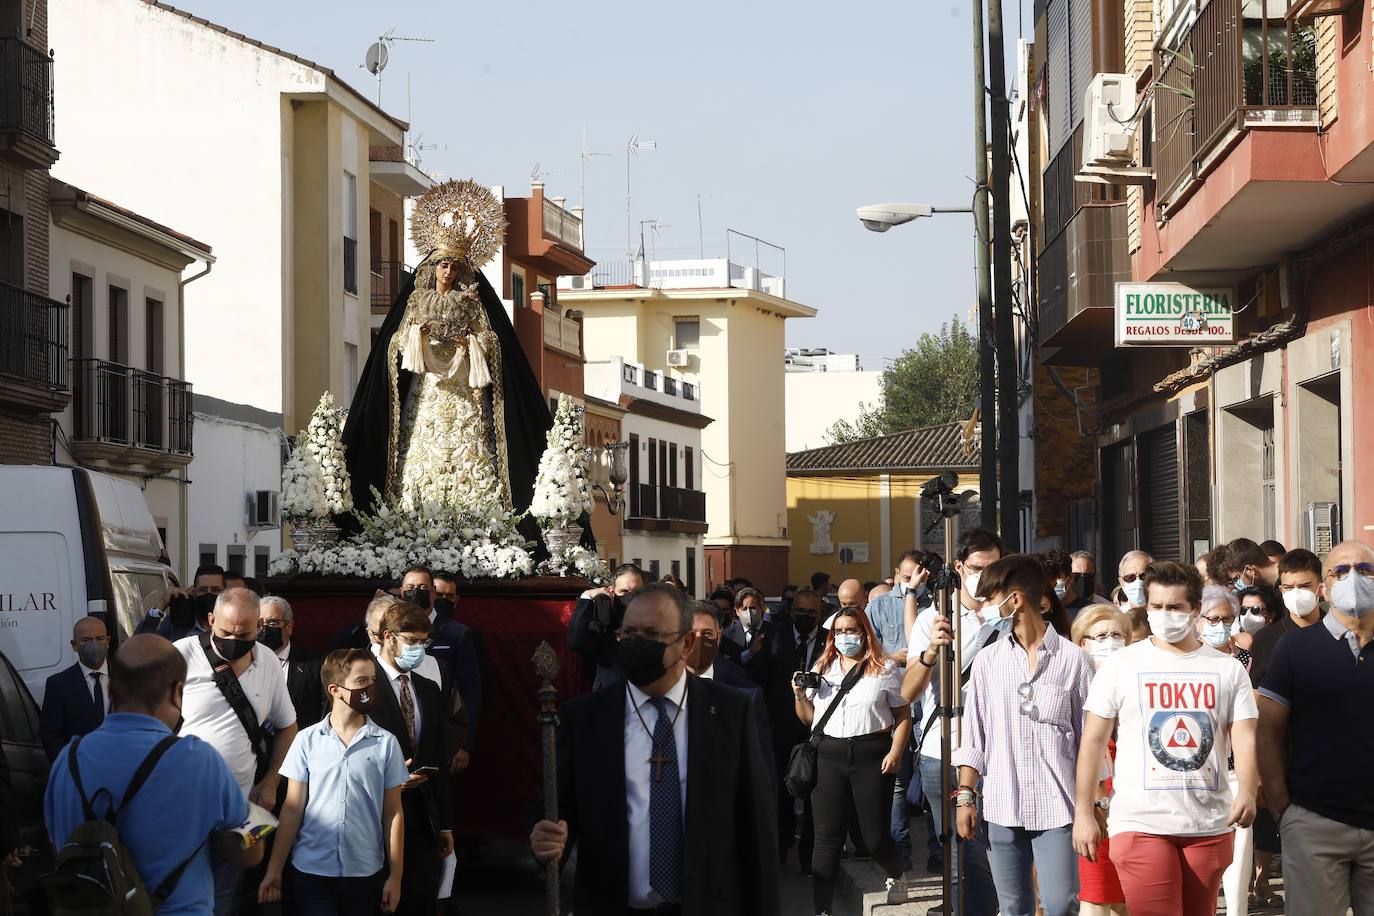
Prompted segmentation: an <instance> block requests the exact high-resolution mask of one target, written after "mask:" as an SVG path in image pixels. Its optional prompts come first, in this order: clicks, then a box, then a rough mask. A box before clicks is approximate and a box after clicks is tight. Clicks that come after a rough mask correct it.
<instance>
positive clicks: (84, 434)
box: [73, 359, 192, 455]
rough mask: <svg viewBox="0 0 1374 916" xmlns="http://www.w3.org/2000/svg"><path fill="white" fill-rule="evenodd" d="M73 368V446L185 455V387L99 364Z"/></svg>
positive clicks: (149, 374)
mask: <svg viewBox="0 0 1374 916" xmlns="http://www.w3.org/2000/svg"><path fill="white" fill-rule="evenodd" d="M75 363H76V386H75V387H76V396H75V398H74V399H73V415H74V417H75V432H74V435H73V439H74V440H75V441H77V442H107V443H111V444H114V445H127V446H131V447H133V448H140V449H148V450H151V451H156V452H168V453H171V454H174V455H190V454H191V423H192V420H191V386H190V384H189V383H187V382H183V381H180V380H179V379H171V378H164V377H163V376H160V375H157V374H156V373H152V372H146V371H144V370H142V369H131V368H129V367H128V366H122V365H120V364H119V363H112V362H108V361H106V360H103V359H82V360H76V361H75Z"/></svg>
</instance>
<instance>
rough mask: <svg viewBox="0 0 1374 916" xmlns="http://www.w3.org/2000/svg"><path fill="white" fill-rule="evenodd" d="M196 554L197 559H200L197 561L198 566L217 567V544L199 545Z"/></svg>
mask: <svg viewBox="0 0 1374 916" xmlns="http://www.w3.org/2000/svg"><path fill="white" fill-rule="evenodd" d="M196 553H197V555H199V557H200V560H199V561H198V564H199V565H200V566H218V565H219V545H218V544H201V545H200V547H199V549H198V550H197V551H196Z"/></svg>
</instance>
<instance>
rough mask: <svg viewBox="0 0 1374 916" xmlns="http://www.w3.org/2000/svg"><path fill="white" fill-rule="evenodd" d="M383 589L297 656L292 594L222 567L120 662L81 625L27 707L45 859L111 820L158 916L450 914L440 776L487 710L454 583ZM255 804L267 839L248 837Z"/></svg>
mask: <svg viewBox="0 0 1374 916" xmlns="http://www.w3.org/2000/svg"><path fill="white" fill-rule="evenodd" d="M394 592H395V593H390V592H378V594H377V595H376V597H374V598H373V599H372V600H371V602H370V603H369V605H368V607H367V610H366V613H365V614H364V615H363V620H362V621H361V622H360V623H358V624H356V625H353V626H350V627H348V628H347V629H345V630H344V631H343V632H341V633H339V634H337V635H336V636H335V637H334V639H333V645H332V646H331V651H330V652H329V653H328V654H327V655H322V654H321V653H318V652H313V651H310V650H308V649H306V648H304V647H301V646H297V645H295V643H294V641H293V639H292V636H293V633H294V620H293V614H292V609H291V605H290V604H289V603H288V602H287V601H286V600H284V599H283V598H280V597H275V596H263V595H262V594H261V588H260V587H259V585H258V583H257V582H255V581H254V580H252V579H241V578H236V577H233V576H229V575H227V574H226V573H225V571H224V570H223V569H221V568H219V567H217V566H207V567H202V568H200V569H199V570H197V571H196V574H195V577H194V579H193V582H192V585H191V587H189V588H187V589H174V590H172V591H171V592H169V593H168V594H167V595H166V597H165V599H164V600H162V601H161V602H160V603H159V605H158V606H157V607H155V608H153V609H151V610H150V612H149V614H148V616H147V618H146V619H145V620H143V621H142V622H141V623H140V624H139V625H138V627H137V632H136V634H135V635H132V636H131V637H129V638H128V639H125V640H124V641H123V642H122V643H120V644H119V646H118V647H117V649H115V650H114V651H111V648H110V637H109V633H108V632H107V631H106V628H105V624H104V622H103V621H102V620H101V619H99V618H97V617H86V618H83V619H81V620H79V621H78V622H77V623H76V625H75V627H74V631H73V634H72V648H73V649H74V650H75V652H76V655H77V662H76V664H74V665H73V666H72V667H71V668H69V669H67V670H66V671H63V672H62V673H60V674H57V675H54V676H53V677H52V678H51V679H50V680H49V682H48V684H47V689H46V692H45V697H44V702H43V705H42V709H41V711H40V732H41V735H42V740H43V745H44V749H45V750H46V752H47V754H48V756H49V758H50V759H51V760H52V770H51V775H50V778H49V782H48V789H47V795H46V798H45V807H44V814H45V822H46V824H47V828H48V831H49V834H50V837H51V840H52V843H53V845H54V848H56V849H58V850H63V848H64V846H67V847H68V848H69V849H70V848H73V847H71V846H68V844H70V843H77V844H78V845H79V838H80V837H82V836H83V835H84V834H83V833H81V832H80V830H81V828H82V825H83V824H86V823H87V822H90V821H95V820H103V821H107V822H109V823H110V824H112V825H113V826H114V828H115V829H117V831H118V835H119V838H120V840H121V841H122V843H123V845H124V846H125V847H126V849H127V854H128V856H129V860H130V864H131V866H132V868H133V869H134V870H136V872H137V874H138V876H139V878H140V879H141V881H142V884H143V886H144V887H145V888H146V891H147V893H148V894H149V895H150V899H151V901H152V906H153V908H154V909H156V910H157V912H158V913H159V914H163V916H165V914H177V913H184V914H197V916H209V914H211V913H213V914H215V916H237V914H240V913H243V914H256V913H266V912H270V911H271V910H272V909H274V908H278V907H280V906H281V905H282V903H283V902H285V903H286V904H287V905H288V907H289V908H290V910H291V911H292V912H295V913H299V914H301V916H366V914H370V913H375V912H378V911H379V910H380V911H382V912H386V913H402V914H413V916H422V914H424V916H432V914H435V913H437V912H438V911H439V909H440V907H441V905H444V906H446V907H447V904H444V903H443V901H445V900H446V898H448V897H449V896H450V893H451V886H452V876H453V870H454V861H453V856H454V840H453V832H452V824H451V819H452V816H453V802H452V796H451V780H452V778H453V777H454V776H456V775H457V774H460V773H462V772H463V771H464V770H465V769H466V768H467V766H468V765H469V763H470V761H471V754H472V747H473V741H474V737H475V731H476V729H477V726H478V721H479V716H480V710H481V705H482V678H481V670H480V661H479V656H478V648H477V640H476V635H475V634H474V633H472V632H471V631H470V630H469V629H468V628H467V627H466V626H464V625H463V624H461V623H458V622H457V621H454V620H452V619H451V615H452V613H453V610H454V607H455V605H456V602H457V600H458V595H457V582H456V580H455V579H454V577H453V576H451V575H448V574H446V573H442V572H432V571H431V570H429V569H428V568H426V567H423V566H413V567H411V568H409V569H407V570H406V571H405V574H404V576H403V577H402V579H401V580H400V582H399V583H398V587H397V588H396V589H395V590H394ZM258 809H262V810H263V811H265V812H275V815H276V817H277V826H276V830H275V832H273V833H271V834H270V835H269V837H268V840H267V841H266V842H265V843H248V842H246V841H245V840H244V838H243V836H242V834H243V833H244V832H245V831H244V825H245V824H246V823H250V811H255V810H258ZM170 812H175V814H174V815H172V814H170ZM62 867H63V866H62V859H61V856H59V862H58V868H57V870H56V872H55V874H57V875H61V873H62ZM93 912H94V910H93ZM101 912H104V910H102V911H101Z"/></svg>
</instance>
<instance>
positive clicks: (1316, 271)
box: [1037, 0, 1374, 560]
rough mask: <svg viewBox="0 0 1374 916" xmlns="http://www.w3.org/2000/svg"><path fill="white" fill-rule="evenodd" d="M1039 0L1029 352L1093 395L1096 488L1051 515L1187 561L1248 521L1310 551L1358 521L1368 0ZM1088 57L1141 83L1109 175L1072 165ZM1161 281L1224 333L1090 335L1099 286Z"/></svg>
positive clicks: (1370, 227)
mask: <svg viewBox="0 0 1374 916" xmlns="http://www.w3.org/2000/svg"><path fill="white" fill-rule="evenodd" d="M1037 16H1038V18H1037V39H1038V40H1039V41H1041V44H1040V47H1043V48H1045V50H1046V57H1045V59H1044V61H1043V66H1042V67H1041V69H1040V71H1039V73H1038V76H1037V79H1038V87H1039V95H1040V99H1041V103H1042V104H1041V114H1042V116H1043V121H1044V126H1043V128H1042V130H1041V133H1040V142H1041V143H1042V144H1043V145H1042V150H1043V152H1044V154H1045V159H1044V160H1043V161H1044V162H1046V163H1047V165H1046V167H1045V168H1044V171H1043V173H1042V176H1041V178H1042V180H1041V183H1040V186H1041V190H1042V194H1043V209H1042V212H1041V213H1040V214H1039V216H1040V218H1041V220H1042V226H1043V235H1042V238H1043V240H1044V243H1043V247H1042V248H1041V250H1040V254H1039V267H1040V271H1039V274H1040V282H1039V288H1040V296H1039V319H1040V332H1041V344H1042V346H1045V345H1048V346H1047V347H1046V349H1042V351H1041V355H1042V359H1043V362H1044V363H1045V364H1046V365H1047V366H1049V367H1051V368H1055V367H1062V368H1065V369H1068V370H1071V371H1076V372H1079V373H1082V376H1081V379H1082V381H1083V382H1084V384H1085V385H1086V386H1088V387H1089V388H1091V389H1092V394H1093V395H1094V396H1095V398H1096V401H1095V410H1094V411H1092V413H1094V414H1095V416H1093V417H1091V421H1090V423H1089V427H1090V429H1091V431H1092V432H1093V435H1094V442H1093V444H1094V446H1095V450H1096V459H1097V460H1096V462H1095V465H1096V469H1097V471H1098V481H1097V486H1096V488H1095V492H1094V493H1093V494H1088V495H1086V496H1085V498H1084V499H1083V500H1082V501H1081V502H1080V503H1079V504H1078V505H1077V506H1076V507H1075V511H1074V512H1073V513H1071V518H1070V520H1069V525H1068V526H1067V528H1066V530H1065V532H1064V534H1065V535H1066V536H1068V537H1071V538H1073V539H1075V540H1079V541H1081V540H1084V539H1091V540H1095V541H1096V542H1097V543H1098V544H1099V545H1100V547H1101V549H1102V551H1103V553H1104V554H1105V555H1107V556H1109V557H1110V556H1116V555H1119V554H1120V553H1122V552H1124V551H1125V550H1127V549H1130V548H1132V547H1136V546H1139V547H1143V548H1144V549H1146V550H1149V551H1150V552H1151V553H1153V554H1154V555H1156V556H1159V557H1164V558H1176V559H1183V560H1193V559H1195V558H1196V557H1197V556H1199V555H1201V554H1202V553H1204V552H1205V551H1206V550H1208V549H1210V548H1211V546H1213V545H1214V544H1216V543H1220V542H1224V541H1227V540H1230V539H1232V538H1234V537H1237V536H1242V535H1243V536H1247V537H1251V538H1254V539H1257V540H1258V539H1263V538H1269V537H1273V538H1276V539H1278V540H1279V541H1281V542H1282V543H1284V544H1285V545H1288V546H1290V547H1292V546H1303V547H1309V548H1311V549H1314V550H1316V551H1317V552H1318V553H1322V552H1324V551H1325V549H1327V548H1328V547H1329V546H1330V544H1331V543H1333V542H1334V541H1339V540H1341V539H1342V538H1348V537H1368V532H1369V531H1371V530H1374V491H1370V490H1369V489H1368V488H1365V489H1363V490H1361V489H1360V488H1358V487H1357V486H1356V481H1357V480H1359V479H1360V478H1361V477H1362V476H1366V472H1367V471H1368V470H1370V469H1369V468H1366V465H1367V464H1369V462H1370V461H1371V459H1370V458H1369V457H1368V455H1369V449H1368V446H1369V444H1370V439H1371V437H1372V436H1374V429H1372V428H1371V425H1370V424H1369V423H1368V422H1363V420H1364V419H1367V418H1366V417H1364V416H1363V415H1362V414H1361V412H1360V409H1359V405H1358V403H1357V401H1356V398H1357V394H1356V392H1358V391H1359V390H1361V388H1360V386H1361V384H1368V383H1369V382H1370V381H1371V380H1374V357H1370V356H1369V354H1370V353H1371V352H1374V351H1371V349H1370V347H1371V344H1374V326H1371V325H1370V322H1369V321H1367V320H1366V318H1365V316H1366V314H1367V311H1368V309H1369V308H1370V306H1371V294H1370V292H1369V290H1370V288H1371V285H1372V284H1374V267H1372V266H1371V261H1370V259H1369V252H1370V250H1371V245H1374V241H1372V240H1374V185H1371V184H1370V181H1371V179H1372V178H1374V120H1371V119H1370V118H1369V116H1368V112H1367V107H1368V106H1367V105H1366V104H1364V102H1363V100H1364V99H1365V98H1367V96H1368V94H1369V92H1370V91H1371V89H1374V86H1372V85H1371V80H1372V79H1374V77H1372V76H1371V62H1372V61H1374V58H1372V57H1371V47H1374V18H1372V16H1374V12H1372V11H1371V4H1370V2H1369V0H1343V2H1340V3H1315V2H1312V0H1173V2H1168V0H1153V2H1151V0H1124V2H1123V0H1049V2H1048V3H1045V4H1037ZM1096 73H1112V74H1125V75H1126V76H1127V77H1128V79H1129V82H1130V83H1131V84H1132V85H1133V87H1134V90H1135V92H1134V96H1135V99H1134V102H1135V108H1136V114H1135V115H1132V117H1131V119H1130V120H1129V121H1127V120H1126V119H1123V123H1129V124H1132V125H1133V127H1132V129H1133V130H1134V132H1135V144H1134V155H1133V158H1132V160H1131V161H1130V162H1128V163H1123V167H1122V168H1121V169H1120V171H1119V173H1118V174H1115V175H1113V174H1110V171H1111V170H1108V174H1107V175H1105V176H1099V178H1102V177H1105V180H1106V181H1107V182H1108V183H1106V184H1090V183H1085V182H1083V181H1081V180H1075V178H1076V176H1080V175H1082V174H1083V170H1082V165H1083V160H1082V148H1083V147H1082V144H1083V143H1084V131H1085V129H1086V130H1091V124H1092V121H1093V119H1092V117H1091V112H1090V111H1089V112H1087V114H1088V115H1089V116H1088V117H1086V118H1085V117H1084V114H1085V112H1084V110H1083V109H1084V108H1085V107H1086V106H1087V104H1088V103H1084V102H1082V101H1081V99H1082V97H1083V95H1084V94H1085V92H1086V90H1087V88H1088V86H1089V85H1090V83H1091V80H1092V77H1093V75H1094V74H1096ZM1076 96H1077V97H1078V98H1079V99H1080V101H1079V102H1075V97H1076ZM1075 106H1077V107H1075ZM1085 125H1088V126H1087V127H1085ZM1091 139H1092V137H1091V135H1089V137H1088V140H1091ZM1132 172H1134V173H1135V175H1134V176H1133V177H1131V176H1129V174H1128V173H1132ZM1142 174H1143V175H1144V177H1143V178H1142V177H1141V175H1142ZM1162 281H1163V282H1172V283H1178V284H1182V285H1183V287H1184V288H1186V289H1189V290H1204V291H1211V290H1220V291H1223V292H1224V293H1225V294H1226V295H1228V296H1229V299H1230V302H1231V303H1232V305H1231V308H1230V309H1229V310H1228V311H1227V312H1226V314H1225V317H1224V321H1226V322H1229V324H1230V325H1231V327H1232V328H1233V336H1232V335H1226V337H1225V339H1224V340H1222V341H1221V342H1218V343H1216V344H1211V343H1210V342H1209V341H1208V342H1205V341H1198V342H1197V344H1196V345H1184V346H1174V347H1163V348H1161V347H1149V348H1145V347H1139V348H1135V347H1110V346H1108V345H1107V344H1108V342H1110V341H1113V339H1114V338H1113V327H1114V324H1115V322H1116V320H1117V318H1118V316H1117V314H1116V308H1117V304H1116V302H1115V301H1114V296H1113V292H1114V290H1115V288H1116V286H1117V284H1120V283H1132V282H1134V283H1144V282H1162ZM1049 348H1054V349H1053V350H1052V351H1051V352H1047V350H1048V349H1049Z"/></svg>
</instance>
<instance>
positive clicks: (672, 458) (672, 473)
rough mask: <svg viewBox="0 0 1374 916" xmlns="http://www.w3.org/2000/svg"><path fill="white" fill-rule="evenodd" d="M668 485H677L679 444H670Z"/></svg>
mask: <svg viewBox="0 0 1374 916" xmlns="http://www.w3.org/2000/svg"><path fill="white" fill-rule="evenodd" d="M668 486H670V487H675V486H677V445H676V444H670V445H669V446H668Z"/></svg>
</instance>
